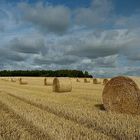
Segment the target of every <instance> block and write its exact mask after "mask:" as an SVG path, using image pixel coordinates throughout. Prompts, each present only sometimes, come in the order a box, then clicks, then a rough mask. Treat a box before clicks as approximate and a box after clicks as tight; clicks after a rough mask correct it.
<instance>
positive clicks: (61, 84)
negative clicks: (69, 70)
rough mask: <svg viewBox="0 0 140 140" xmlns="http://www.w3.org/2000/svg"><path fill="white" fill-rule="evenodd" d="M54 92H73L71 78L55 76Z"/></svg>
mask: <svg viewBox="0 0 140 140" xmlns="http://www.w3.org/2000/svg"><path fill="white" fill-rule="evenodd" d="M53 91H54V92H71V91H72V83H71V79H70V78H62V77H61V78H54V80H53Z"/></svg>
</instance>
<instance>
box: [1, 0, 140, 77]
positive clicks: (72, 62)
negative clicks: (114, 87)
mask: <svg viewBox="0 0 140 140" xmlns="http://www.w3.org/2000/svg"><path fill="white" fill-rule="evenodd" d="M4 69H8V70H14V69H16V70H19V69H24V70H26V69H52V70H56V69H77V70H83V71H85V70H87V71H89V72H90V73H91V74H93V75H95V76H99V77H103V76H104V77H108V76H116V75H138V76H140V0H0V70H4Z"/></svg>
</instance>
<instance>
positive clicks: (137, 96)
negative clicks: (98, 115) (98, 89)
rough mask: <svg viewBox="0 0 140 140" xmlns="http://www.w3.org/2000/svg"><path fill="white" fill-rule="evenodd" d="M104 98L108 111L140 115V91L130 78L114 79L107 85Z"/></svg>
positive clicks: (120, 77)
mask: <svg viewBox="0 0 140 140" xmlns="http://www.w3.org/2000/svg"><path fill="white" fill-rule="evenodd" d="M102 97H103V104H104V108H105V109H106V110H107V111H112V112H117V113H127V114H140V90H139V88H138V86H137V85H136V83H135V82H134V81H133V80H132V79H130V78H128V77H124V76H119V77H114V78H112V79H111V80H110V81H109V82H108V83H107V84H106V85H105V87H104V90H103V94H102Z"/></svg>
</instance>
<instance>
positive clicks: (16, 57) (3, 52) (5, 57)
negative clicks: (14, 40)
mask: <svg viewBox="0 0 140 140" xmlns="http://www.w3.org/2000/svg"><path fill="white" fill-rule="evenodd" d="M26 59H27V57H26V56H25V55H22V54H19V53H16V52H14V51H12V50H10V49H8V48H6V49H4V48H0V60H1V61H3V62H4V63H5V62H7V61H17V62H18V61H19V62H20V61H25V60H26Z"/></svg>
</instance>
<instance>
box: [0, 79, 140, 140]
mask: <svg viewBox="0 0 140 140" xmlns="http://www.w3.org/2000/svg"><path fill="white" fill-rule="evenodd" d="M131 78H132V79H133V80H134V81H135V82H136V83H137V85H138V87H139V88H140V78H136V77H131ZM3 79H6V80H3ZM7 79H8V78H1V79H0V140H140V115H131V114H125V113H124V114H123V113H116V112H111V111H106V110H105V109H104V106H103V101H102V100H103V99H102V93H103V89H104V85H103V84H102V83H101V84H93V82H90V83H84V79H80V82H77V81H76V78H71V79H70V80H71V85H70V84H69V85H66V87H67V86H68V88H69V87H70V86H72V90H66V91H71V92H63V93H61V94H59V93H57V92H53V86H44V77H42V78H37V77H28V78H27V77H23V80H25V81H26V82H27V83H28V84H25V85H20V84H19V82H11V81H8V80H7ZM17 79H18V78H17ZM91 81H92V80H91ZM102 81H103V79H102ZM59 82H60V84H61V80H59ZM65 82H66V83H68V81H67V80H66V81H65ZM62 83H63V82H62ZM66 83H65V84H66ZM63 84H64V83H63ZM63 84H61V85H63ZM60 87H61V86H60ZM62 89H63V88H62Z"/></svg>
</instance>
